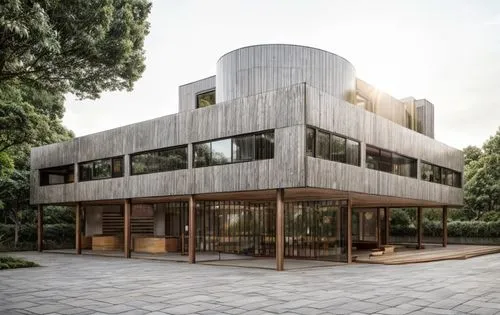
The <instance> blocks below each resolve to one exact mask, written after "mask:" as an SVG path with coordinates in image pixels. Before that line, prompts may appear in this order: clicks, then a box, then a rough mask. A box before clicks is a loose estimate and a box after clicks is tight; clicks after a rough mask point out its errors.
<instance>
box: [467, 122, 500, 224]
mask: <svg viewBox="0 0 500 315" xmlns="http://www.w3.org/2000/svg"><path fill="white" fill-rule="evenodd" d="M468 151H470V150H468ZM476 151H477V150H474V153H473V154H469V157H470V158H469V160H468V164H467V166H466V168H465V172H464V178H465V186H464V190H465V194H464V201H465V207H466V208H467V209H469V210H471V211H473V212H474V213H475V218H476V219H477V218H480V217H481V215H482V214H483V213H484V212H486V211H500V128H499V129H498V130H497V132H496V134H495V135H494V136H492V137H490V139H488V141H486V143H485V144H484V145H483V150H482V151H481V154H479V153H478V152H476ZM472 156H473V157H474V159H472ZM466 158H467V155H466Z"/></svg>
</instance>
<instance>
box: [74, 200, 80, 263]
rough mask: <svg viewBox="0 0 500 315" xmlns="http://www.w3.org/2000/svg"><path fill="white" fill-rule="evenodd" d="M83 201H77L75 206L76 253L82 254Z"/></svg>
mask: <svg viewBox="0 0 500 315" xmlns="http://www.w3.org/2000/svg"><path fill="white" fill-rule="evenodd" d="M81 208H82V207H81V203H80V202H77V203H76V207H75V212H76V213H75V248H76V254H77V255H81V254H82V227H81V225H82V217H81V215H82V209H81Z"/></svg>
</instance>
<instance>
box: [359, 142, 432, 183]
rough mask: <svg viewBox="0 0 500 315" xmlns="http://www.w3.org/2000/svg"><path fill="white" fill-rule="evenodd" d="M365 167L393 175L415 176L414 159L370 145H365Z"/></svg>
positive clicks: (415, 162)
mask: <svg viewBox="0 0 500 315" xmlns="http://www.w3.org/2000/svg"><path fill="white" fill-rule="evenodd" d="M366 167H367V168H371V169H374V170H379V171H382V172H387V173H392V174H395V175H400V176H406V177H413V178H417V160H416V159H412V158H409V157H406V156H403V155H400V154H397V153H394V152H390V151H386V150H382V149H379V148H377V147H374V146H371V145H367V146H366ZM422 176H423V175H422Z"/></svg>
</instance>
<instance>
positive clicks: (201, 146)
mask: <svg viewBox="0 0 500 315" xmlns="http://www.w3.org/2000/svg"><path fill="white" fill-rule="evenodd" d="M193 151H194V167H202V166H209V165H210V142H206V143H198V144H194V145H193Z"/></svg>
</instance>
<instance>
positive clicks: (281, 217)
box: [276, 188, 285, 271]
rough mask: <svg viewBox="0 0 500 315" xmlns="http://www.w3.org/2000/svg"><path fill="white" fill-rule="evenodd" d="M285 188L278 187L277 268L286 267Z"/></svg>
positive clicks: (280, 269) (281, 269)
mask: <svg viewBox="0 0 500 315" xmlns="http://www.w3.org/2000/svg"><path fill="white" fill-rule="evenodd" d="M284 199H285V190H284V189H283V188H278V189H276V270H277V271H283V270H284V269H285V202H284Z"/></svg>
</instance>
